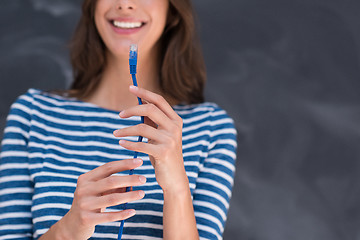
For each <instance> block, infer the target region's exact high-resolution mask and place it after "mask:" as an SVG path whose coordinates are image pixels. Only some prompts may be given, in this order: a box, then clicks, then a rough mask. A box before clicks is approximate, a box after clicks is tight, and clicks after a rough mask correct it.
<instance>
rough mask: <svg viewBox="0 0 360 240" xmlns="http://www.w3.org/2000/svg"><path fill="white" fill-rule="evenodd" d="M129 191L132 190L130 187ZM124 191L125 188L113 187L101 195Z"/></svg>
mask: <svg viewBox="0 0 360 240" xmlns="http://www.w3.org/2000/svg"><path fill="white" fill-rule="evenodd" d="M130 191H132V187H131V188H130ZM124 192H126V188H115V189H111V190H109V191H105V192H103V193H102V194H101V195H103V196H105V195H108V194H112V193H124Z"/></svg>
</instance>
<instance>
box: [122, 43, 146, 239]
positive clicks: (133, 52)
mask: <svg viewBox="0 0 360 240" xmlns="http://www.w3.org/2000/svg"><path fill="white" fill-rule="evenodd" d="M137 53H138V48H137V45H136V44H131V46H130V54H129V66H130V74H131V77H132V81H133V84H134V86H136V87H137V86H138V84H137V81H136V67H137V57H138V55H137ZM137 99H138V102H139V105H142V100H141V98H139V97H138V98H137ZM141 122H142V123H144V117H143V116H141ZM142 140H143V137H142V136H139V138H138V142H142ZM137 156H138V152H136V151H135V153H134V158H137ZM133 174H134V169H131V170H130V173H129V175H133ZM129 191H130V187H126V192H129ZM126 207H127V203H125V204H124V208H123V209H124V210H125V209H126ZM124 223H125V221H124V220H121V225H120V228H119V234H118V240H121V237H122V233H123V228H124Z"/></svg>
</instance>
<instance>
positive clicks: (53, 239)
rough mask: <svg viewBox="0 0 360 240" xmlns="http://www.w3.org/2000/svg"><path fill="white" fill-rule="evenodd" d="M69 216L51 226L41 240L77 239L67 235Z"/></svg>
mask: <svg viewBox="0 0 360 240" xmlns="http://www.w3.org/2000/svg"><path fill="white" fill-rule="evenodd" d="M66 218H67V215H65V216H64V217H63V218H62V219H60V220H59V221H58V222H57V223H55V224H54V225H52V226H51V228H50V229H49V230H48V231H47V232H46V233H44V234H43V235H42V236H41V237H40V238H39V240H58V239H59V240H61V239H68V240H70V239H75V238H72V236H70V234H68V233H67V230H68V229H67V227H65V221H66ZM74 225H76V224H74Z"/></svg>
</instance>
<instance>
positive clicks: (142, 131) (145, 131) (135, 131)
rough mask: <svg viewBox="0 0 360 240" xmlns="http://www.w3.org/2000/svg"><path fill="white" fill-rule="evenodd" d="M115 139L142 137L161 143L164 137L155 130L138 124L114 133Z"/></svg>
mask: <svg viewBox="0 0 360 240" xmlns="http://www.w3.org/2000/svg"><path fill="white" fill-rule="evenodd" d="M114 136H115V137H128V136H143V137H146V138H148V139H152V140H155V141H156V142H161V141H162V140H163V139H164V136H163V135H162V134H161V133H160V132H159V131H158V130H157V129H155V128H153V127H150V126H148V125H146V124H138V125H135V126H131V127H126V128H122V129H118V130H115V131H114Z"/></svg>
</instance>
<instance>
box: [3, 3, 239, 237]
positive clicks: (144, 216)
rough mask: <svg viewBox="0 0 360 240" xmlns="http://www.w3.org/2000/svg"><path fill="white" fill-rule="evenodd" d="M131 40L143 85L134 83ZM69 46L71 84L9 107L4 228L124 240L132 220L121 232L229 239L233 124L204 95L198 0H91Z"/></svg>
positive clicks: (32, 93) (7, 233) (9, 232)
mask: <svg viewBox="0 0 360 240" xmlns="http://www.w3.org/2000/svg"><path fill="white" fill-rule="evenodd" d="M131 43H137V44H138V46H139V69H138V72H139V74H138V79H139V85H140V86H141V88H136V87H133V86H130V82H131V81H130V75H129V70H128V68H129V67H128V54H129V46H130V44H131ZM71 57H72V65H73V70H74V75H75V81H74V83H73V85H72V86H71V89H70V90H69V91H66V92H64V93H63V94H54V93H46V92H42V91H40V90H36V89H30V90H29V91H28V92H27V93H26V94H24V95H22V96H20V97H19V98H18V99H17V101H16V102H15V103H14V104H13V105H12V106H11V109H10V114H9V116H8V119H7V126H6V128H5V134H4V139H3V142H2V153H1V172H0V173H1V175H0V177H1V178H0V184H1V190H0V204H1V205H0V210H1V214H0V223H1V226H0V238H3V239H33V238H35V239H42V240H44V239H88V238H90V237H91V238H93V239H117V232H118V228H119V221H121V220H123V219H127V220H126V222H125V227H124V233H123V239H162V238H163V239H199V237H200V238H202V239H221V238H222V233H223V230H224V225H225V221H226V214H227V210H228V207H229V200H230V196H231V189H232V184H233V174H234V170H235V168H234V161H235V148H236V141H235V135H236V131H235V129H234V126H233V121H232V120H231V119H230V118H229V117H228V116H227V115H226V113H225V112H224V111H223V110H222V109H220V108H219V107H218V106H217V105H216V104H212V103H206V102H205V103H204V102H203V85H204V81H205V69H204V65H203V61H202V55H201V54H200V52H199V48H198V46H197V44H196V41H195V36H194V22H193V13H192V7H191V3H190V0H186V1H185V0H170V1H169V0H98V1H94V0H85V1H84V3H83V15H82V18H81V20H80V23H79V25H78V28H77V30H76V33H75V36H74V40H73V44H72V46H71ZM129 86H130V87H129ZM136 96H137V97H140V98H142V99H143V101H144V102H145V103H146V104H144V105H141V106H138V105H137V99H136ZM119 112H120V114H119ZM119 115H120V118H119ZM139 116H145V124H141V122H140V117H139ZM114 130H115V131H114ZM139 135H141V136H143V137H145V138H146V139H147V141H145V142H143V143H136V142H135V140H136V136H139ZM119 140H120V141H119ZM119 144H120V146H119ZM134 151H138V152H140V153H141V154H140V158H139V159H135V160H133V159H132V156H133V152H134ZM130 169H135V170H134V175H132V176H129V175H128V173H129V172H128V170H130ZM126 187H132V191H131V192H125V188H126ZM126 202H128V205H127V208H128V209H127V210H122V209H123V208H122V206H121V205H120V204H123V203H126Z"/></svg>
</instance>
